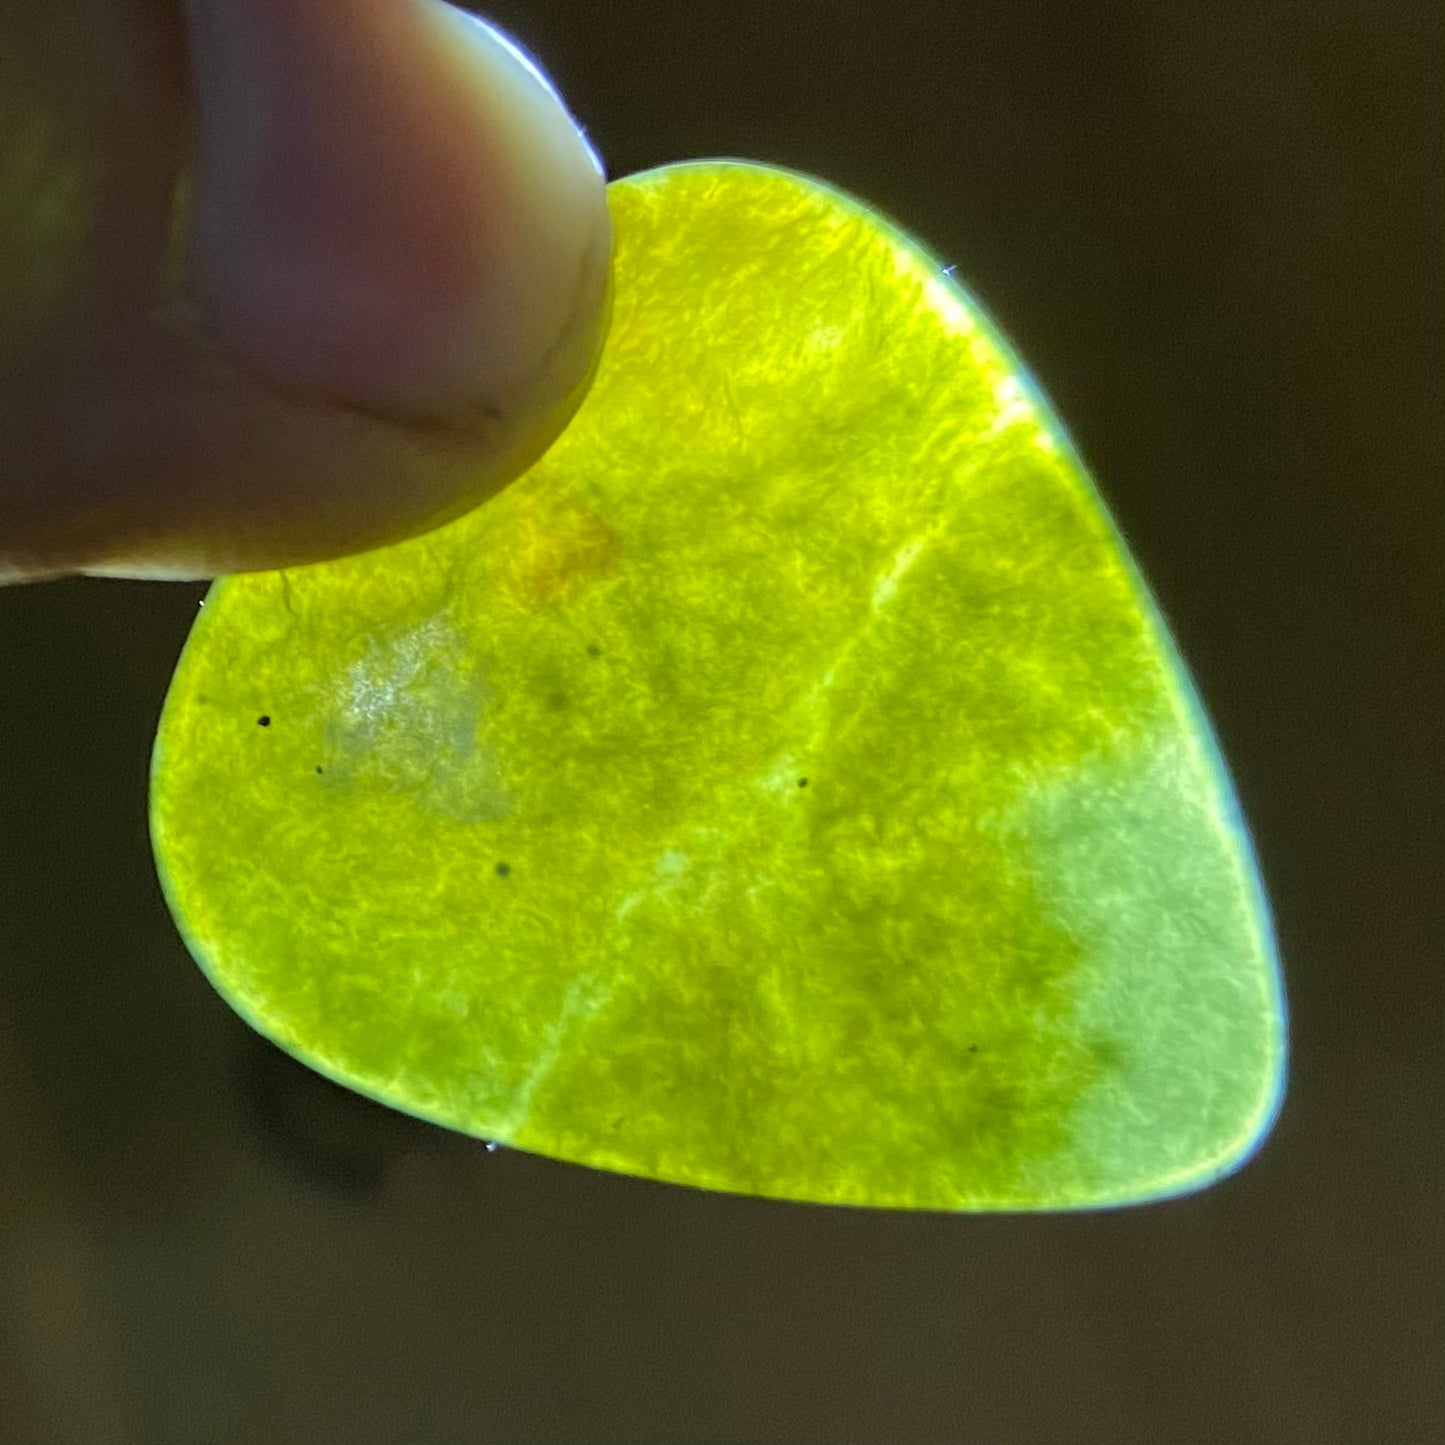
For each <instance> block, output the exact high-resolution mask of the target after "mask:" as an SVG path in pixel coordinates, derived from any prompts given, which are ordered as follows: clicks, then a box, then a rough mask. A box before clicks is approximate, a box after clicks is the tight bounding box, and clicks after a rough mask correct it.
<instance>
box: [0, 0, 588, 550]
mask: <svg viewBox="0 0 1445 1445" xmlns="http://www.w3.org/2000/svg"><path fill="white" fill-rule="evenodd" d="M188 15H189V18H190V20H191V30H190V35H189V51H190V61H191V76H192V86H193V94H194V96H195V121H196V138H197V144H196V157H195V161H196V176H195V181H194V186H193V199H192V207H193V226H192V230H191V236H190V241H191V244H190V249H189V270H188V274H187V277H186V285H185V287H184V288H183V289H182V290H181V291H179V292H177V293H175V294H172V295H169V296H165V295H162V297H161V304H158V305H153V306H148V307H146V308H144V309H143V310H142V311H140V312H138V314H136V315H134V316H130V317H121V318H120V319H119V320H117V318H116V317H114V316H112V317H109V318H108V321H107V324H106V325H105V326H104V327H101V328H99V334H91V335H89V336H86V337H80V336H79V335H78V334H77V333H76V331H75V327H74V324H73V323H72V325H71V326H70V328H69V329H61V330H58V331H57V334H56V336H54V337H52V338H50V339H49V343H48V345H46V346H42V347H40V348H38V349H37V350H36V351H35V353H34V356H33V357H32V361H31V364H30V366H29V368H28V370H22V371H21V373H20V374H19V376H18V379H17V380H15V381H14V382H13V383H12V387H11V389H12V391H14V392H18V393H19V394H21V395H22V396H25V395H26V394H27V393H28V400H29V401H30V402H31V403H32V404H31V405H29V406H27V407H26V408H25V409H24V412H25V416H26V417H27V418H28V420H27V421H26V422H25V423H24V425H22V426H20V427H19V428H18V443H19V444H18V445H14V446H12V447H11V452H12V456H11V460H12V461H13V460H14V459H15V455H16V453H18V454H19V455H20V457H21V459H22V460H24V461H25V462H27V463H28V465H26V466H24V467H23V468H21V469H20V472H19V474H18V479H17V480H16V481H15V482H14V483H13V484H7V486H6V493H5V495H4V496H3V497H0V509H3V510H0V524H3V526H0V569H3V567H4V566H5V565H6V563H7V561H8V563H9V566H10V570H11V571H12V572H13V571H16V570H24V569H27V568H28V569H29V570H31V571H45V570H50V571H53V570H84V571H91V572H108V573H123V574H135V575H208V574H211V573H214V572H218V571H231V570H239V569H243V568H250V567H260V566H275V565H284V564H286V563H291V562H296V561H306V560H313V559H317V558H321V557H327V556H333V555H338V554H340V553H344V552H348V551H353V550H358V549H359V548H362V547H367V546H372V545H377V544H378V543H380V542H385V541H391V540H395V539H397V538H400V537H403V536H407V535H411V534H413V533H415V532H417V531H420V530H424V529H425V528H427V527H430V526H434V525H437V524H438V523H440V522H442V521H445V520H447V519H448V518H450V517H452V516H455V515H457V514H458V513H459V512H461V511H463V510H465V509H466V508H468V507H469V506H471V505H474V504H475V503H476V502H477V501H479V500H481V499H482V498H484V497H485V496H487V495H489V494H490V493H491V492H493V491H495V490H496V489H497V488H498V487H499V486H501V485H504V484H505V482H506V481H508V480H510V479H511V478H512V477H513V476H515V475H517V474H518V473H519V472H520V471H521V470H522V469H524V468H525V467H526V466H527V465H528V464H529V463H530V462H531V461H532V460H533V459H535V457H536V456H537V455H538V454H540V452H541V451H542V450H543V449H545V447H546V446H547V445H548V444H549V443H550V441H551V440H552V439H553V437H554V436H555V435H556V434H557V432H558V431H559V430H560V428H561V427H562V426H563V425H565V422H566V420H567V419H568V417H569V416H570V415H571V412H572V410H573V409H575V406H576V404H577V402H578V401H579V399H580V396H581V394H582V393H583V391H584V390H585V387H586V384H587V381H588V379H589V376H590V372H591V369H592V367H593V365H594V364H595V360H596V356H597V352H598V350H599V348H600V344H601V337H602V333H603V331H604V329H605V313H606V302H607V295H608V275H609V265H610V227H609V223H608V219H607V211H606V200H605V187H604V180H603V176H602V173H601V170H600V167H599V165H598V163H597V161H596V158H595V156H594V155H593V154H592V152H591V150H590V148H589V147H588V146H587V144H586V142H585V140H584V138H583V137H582V136H581V134H580V132H579V131H578V129H577V127H576V126H575V124H574V123H573V122H572V120H571V119H570V117H569V116H568V115H567V112H566V110H565V108H564V107H563V106H562V104H561V102H560V100H559V99H558V98H557V96H556V94H555V92H554V91H553V90H552V89H551V87H550V86H549V85H548V84H547V83H546V82H545V81H544V80H543V79H542V77H541V76H540V74H539V73H538V72H537V71H536V70H535V68H534V67H533V66H532V65H531V64H530V63H529V62H528V61H527V60H526V58H525V57H524V56H522V55H521V53H520V52H519V51H517V49H516V48H515V47H514V46H512V45H511V44H510V42H508V41H506V40H505V39H504V38H503V37H501V36H500V35H499V34H498V33H497V32H495V31H494V30H492V29H490V28H488V27H486V26H484V25H482V24H481V23H480V22H478V21H476V20H474V19H473V18H471V17H469V16H465V15H463V14H462V13H461V12H459V11H456V10H453V9H451V8H450V7H449V6H446V5H444V4H441V3H440V0H194V3H193V4H192V5H191V7H190V9H189V11H188ZM77 349H78V350H79V351H80V352H82V353H83V360H82V362H81V363H79V364H72V365H71V367H70V372H69V374H68V375H67V376H66V384H65V386H64V387H63V388H57V387H56V386H55V385H54V382H55V381H56V379H57V377H58V376H59V375H60V374H61V373H62V372H64V371H65V359H66V357H67V356H71V357H73V356H74V355H75V354H76V352H77ZM47 388H48V389H47ZM62 389H63V391H64V395H63V397H57V395H56V393H57V391H58V390H62ZM16 430H17V429H16V427H15V425H14V424H13V422H12V425H11V431H12V433H14V432H16ZM11 440H12V442H13V441H15V440H16V437H15V436H12V438H11Z"/></svg>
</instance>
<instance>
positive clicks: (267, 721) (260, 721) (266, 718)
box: [256, 713, 271, 728]
mask: <svg viewBox="0 0 1445 1445" xmlns="http://www.w3.org/2000/svg"><path fill="white" fill-rule="evenodd" d="M256 726H257V727H260V728H268V727H270V726H271V718H270V715H269V714H267V713H262V714H261V716H260V717H258V718H257V719H256Z"/></svg>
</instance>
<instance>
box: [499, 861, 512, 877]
mask: <svg viewBox="0 0 1445 1445" xmlns="http://www.w3.org/2000/svg"><path fill="white" fill-rule="evenodd" d="M511 871H512V865H511V864H510V863H498V864H497V877H498V878H505V877H506V876H507V874H508V873H510V872H511Z"/></svg>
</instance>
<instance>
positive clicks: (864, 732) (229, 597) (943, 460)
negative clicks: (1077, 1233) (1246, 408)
mask: <svg viewBox="0 0 1445 1445" xmlns="http://www.w3.org/2000/svg"><path fill="white" fill-rule="evenodd" d="M612 200H613V206H614V212H615V216H616V221H617V231H618V261H617V266H618V270H617V291H616V313H615V320H614V324H613V331H612V334H611V338H610V340H609V342H608V347H607V351H606V354H605V357H604V361H603V365H602V368H601V371H600V374H599V376H598V379H597V383H596V386H595V389H594V391H593V393H592V395H591V397H590V398H589V400H588V401H587V403H586V404H585V406H584V408H583V410H582V412H581V413H580V414H579V416H578V418H577V420H576V421H575V422H574V424H573V425H572V427H571V429H570V430H569V431H568V432H567V433H566V435H565V436H564V438H563V439H562V441H561V442H560V443H559V444H558V445H557V446H556V447H555V448H554V450H553V451H552V452H551V453H550V454H549V455H548V456H547V458H546V459H545V461H544V462H543V463H542V464H541V465H539V466H538V467H537V468H536V469H534V470H533V471H532V472H531V473H530V474H528V475H527V476H526V477H525V478H523V479H522V480H521V481H519V482H517V483H516V484H514V485H513V486H512V487H511V488H510V490H508V491H507V492H506V493H504V494H503V495H502V496H500V497H499V498H497V499H496V500H494V501H492V502H490V503H488V504H487V505H486V506H484V507H482V508H481V509H480V510H478V511H477V512H475V513H474V514H473V515H471V516H470V517H467V518H465V519H464V520H463V521H461V522H459V523H456V524H454V525H452V526H451V527H449V528H447V529H445V530H443V531H441V532H438V533H434V534H433V535H431V536H429V537H426V538H422V539H420V540H417V541H414V542H410V543H407V544H405V545H403V546H400V547H396V548H392V549H389V550H387V551H384V552H378V553H373V554H371V555H368V556H366V557H361V558H356V559H352V560H350V561H346V562H342V563H336V564H329V565H326V566H320V567H310V568H302V569H295V570H292V571H290V572H286V573H274V574H267V575H259V576H250V577H241V578H234V579H230V580H227V581H224V582H221V583H219V584H217V586H216V587H215V588H214V589H213V591H212V592H211V595H210V597H209V598H208V599H207V603H206V607H205V610H204V612H203V613H202V614H201V616H200V618H199V620H198V623H197V626H196V629H195V632H194V634H193V636H192V638H191V641H190V643H189V644H188V646H187V649H186V652H185V655H184V657H183V659H182V661H181V664H180V667H179V669H178V672H177V675H176V680H175V683H174V686H173V688H172V691H171V694H170V697H169V700H168V702H167V706H166V711H165V715H164V718H163V720H162V724H161V729H160V734H159V738H158V741H157V747H156V765H155V774H154V798H153V805H154V819H153V822H154V833H155V840H156V847H157V854H158V857H159V860H160V864H161V870H162V875H163V878H164V880H165V884H166V888H167V891H168V895H169V898H170V900H171V903H172V906H173V908H174V909H175V912H176V916H177V918H178V919H179V921H180V923H181V926H182V929H183V930H184V932H185V934H186V936H187V938H188V940H189V942H190V944H191V947H192V949H193V950H194V952H195V954H196V956H197V958H198V959H199V960H200V961H201V963H202V964H203V966H204V967H205V968H206V969H207V970H208V972H209V973H210V975H211V977H212V978H213V979H214V981H215V982H216V984H217V986H218V987H219V988H220V990H221V991H222V993H223V994H224V995H225V996H226V997H227V998H228V999H230V1000H231V1001H232V1003H233V1004H234V1005H235V1006H236V1007H237V1008H238V1009H239V1010H240V1011H241V1012H242V1013H243V1014H244V1015H245V1016H246V1017H247V1018H249V1019H250V1020H251V1021H252V1022H253V1023H254V1024H255V1025H256V1026H257V1027H258V1028H260V1029H261V1030H262V1031H264V1032H265V1033H267V1034H268V1035H270V1036H271V1037H272V1038H274V1039H276V1040H277V1041H278V1042H279V1043H281V1044H282V1045H284V1046H285V1047H287V1048H288V1049H291V1050H293V1051H294V1052H295V1053H297V1054H298V1055H299V1056H300V1057H302V1058H304V1059H306V1060H308V1061H310V1062H311V1063H313V1064H315V1065H316V1066H317V1067H319V1068H321V1069H323V1070H325V1071H326V1072H328V1073H330V1074H332V1075H333V1076H335V1077H336V1078H339V1079H342V1080H344V1081H346V1082H349V1083H352V1084H354V1085H355V1086H356V1087H358V1088H360V1089H362V1090H364V1091H366V1092H368V1093H370V1094H373V1095H375V1096H376V1097H379V1098H382V1099H385V1100H388V1101H391V1102H393V1103H395V1104H397V1105H399V1106H400V1107H402V1108H405V1109H409V1110H412V1111H414V1112H415V1113H418V1114H420V1115H423V1116H425V1117H427V1118H431V1119H436V1120H439V1121H441V1122H444V1123H447V1124H451V1125H455V1126H456V1127H458V1128H462V1129H466V1130H469V1131H472V1132H475V1133H477V1134H481V1135H485V1136H487V1137H490V1138H496V1139H500V1140H503V1141H505V1142H507V1143H510V1144H514V1145H516V1146H518V1147H521V1148H524V1149H530V1150H535V1151H537V1152H540V1153H545V1154H550V1155H554V1156H556V1157H559V1158H563V1159H571V1160H578V1161H581V1162H584V1163H588V1164H594V1165H599V1166H603V1167H607V1168H614V1169H618V1170H623V1171H626V1172H629V1173H636V1174H643V1175H649V1176H655V1177H658V1178H662V1179H668V1180H676V1181H681V1182H685V1183H690V1184H697V1185H704V1186H709V1187H713V1188H719V1189H731V1190H740V1191H746V1192H751V1193H759V1194H768V1195H777V1196H782V1197H787V1198H793V1199H802V1200H820V1201H833V1202H847V1203H856V1204H877V1205H889V1206H914V1207H919V1206H926V1207H940V1208H991V1207H999V1208H1039V1207H1045V1208H1047V1207H1067V1206H1074V1205H1085V1204H1099V1203H1111V1202H1122V1201H1128V1200H1133V1199H1140V1198H1148V1197H1153V1196H1158V1195H1162V1194H1167V1193H1172V1192H1177V1191H1179V1190H1182V1189H1186V1188H1189V1187H1192V1186H1196V1185H1199V1184H1202V1183H1205V1182H1208V1181H1209V1180H1210V1179H1212V1178H1214V1177H1216V1176H1217V1175H1218V1174H1219V1173H1220V1172H1222V1171H1224V1170H1227V1169H1228V1168H1230V1167H1232V1166H1233V1165H1235V1164H1237V1163H1239V1162H1240V1160H1241V1159H1242V1158H1243V1157H1244V1156H1245V1155H1246V1154H1247V1152H1248V1151H1249V1149H1250V1148H1251V1147H1252V1145H1253V1143H1254V1142H1255V1140H1256V1139H1257V1137H1258V1136H1259V1134H1260V1132H1261V1130H1262V1129H1263V1128H1264V1127H1266V1125H1267V1123H1268V1121H1269V1118H1270V1116H1271V1114H1272V1111H1273V1108H1274V1106H1275V1103H1276V1101H1277V1096H1278V1088H1279V1081H1280V1072H1281V1067H1282V1055H1283V1011H1282V1001H1281V997H1280V994H1279V984H1278V977H1277V968H1276V964H1275V960H1274V956H1273V952H1272V942H1271V939H1270V936H1269V925H1268V920H1267V917H1266V915H1265V911H1264V905H1263V900H1262V897H1261V895H1260V892H1259V890H1258V886H1257V882H1256V878H1255V874H1254V866H1253V862H1252V859H1251V857H1250V853H1249V848H1248V844H1247V841H1246V840H1245V838H1244V837H1243V836H1242V833H1241V832H1240V830H1239V827H1238V824H1237V820H1236V818H1235V815H1234V808H1233V802H1232V798H1231V795H1230V790H1229V786H1228V783H1227V780H1226V779H1225V777H1224V775H1223V772H1222V769H1221V767H1220V764H1219V760H1218V757H1217V755H1216V753H1215V751H1214V747H1213V743H1212V741H1211V739H1210V737H1209V735H1208V731H1207V726H1206V724H1205V723H1204V721H1203V718H1202V716H1201V715H1200V713H1199V711H1198V708H1197V704H1196V703H1195V701H1194V699H1193V695H1192V692H1191V689H1190V687H1189V684H1188V682H1187V679H1186V678H1185V677H1184V675H1183V673H1182V671H1181V670H1180V667H1179V664H1178V662H1177V660H1176V659H1175V657H1174V655H1173V652H1172V649H1171V647H1170V644H1169V642H1168V639H1167V636H1166V634H1165V632H1164V630H1163V627H1162V624H1161V622H1160V620H1159V618H1158V616H1157V613H1156V611H1155V609H1154V607H1153V604H1152V602H1151V601H1150V600H1149V598H1148V595H1147V593H1146V592H1145V590H1144V589H1143V587H1142V585H1141V583H1140V582H1139V579H1138V577H1137V575H1136V574H1135V572H1134V570H1133V568H1132V565H1131V564H1130V563H1129V561H1128V559H1127V557H1126V556H1125V554H1124V552H1123V550H1122V548H1121V545H1120V542H1119V540H1118V538H1117V536H1116V535H1115V533H1114V532H1113V529H1112V527H1111V525H1110V523H1109V521H1108V519H1107V517H1106V516H1105V514H1104V512H1103V510H1102V508H1101V506H1100V504H1099V501H1098V499H1097V497H1096V495H1095V494H1094V492H1093V489H1092V487H1091V485H1090V483H1089V481H1088V479H1087V478H1086V476H1085V475H1084V473H1083V471H1082V469H1081V467H1080V464H1079V462H1078V460H1077V458H1076V457H1075V456H1074V455H1073V453H1072V452H1071V450H1070V449H1069V446H1068V444H1067V442H1066V440H1065V439H1064V437H1063V436H1062V433H1061V432H1060V431H1059V429H1058V428H1057V426H1055V425H1054V424H1053V423H1052V422H1051V421H1050V420H1049V418H1048V417H1047V416H1046V414H1045V413H1044V412H1043V411H1042V410H1041V409H1040V407H1039V404H1038V403H1037V402H1036V401H1035V400H1034V399H1033V398H1032V396H1031V393H1030V392H1029V390H1028V387H1027V382H1026V379H1025V378H1023V377H1022V374H1021V373H1020V371H1019V369H1018V366H1017V363H1016V362H1014V361H1013V360H1012V358H1011V357H1010V356H1009V355H1008V354H1007V352H1006V351H1005V350H1004V349H1003V348H1002V346H1001V344H1000V343H999V342H998V341H997V340H996V339H995V338H994V337H993V335H992V333H991V331H990V329H989V328H988V326H987V324H986V323H985V322H984V321H983V320H982V318H981V317H980V315H979V314H978V313H977V311H976V308H975V307H974V305H973V303H972V302H971V301H970V300H969V299H968V298H967V297H966V296H965V295H964V294H963V293H962V292H961V291H960V290H959V289H958V288H957V287H955V286H954V284H953V283H952V282H951V281H949V280H948V279H947V278H946V277H945V276H943V274H942V273H941V270H940V268H939V266H938V264H937V263H936V262H935V261H934V260H933V259H932V258H931V257H929V256H928V255H927V254H926V253H924V252H923V251H922V250H921V249H919V248H918V247H917V246H916V245H915V244H914V243H912V242H910V241H909V240H908V239H907V238H905V237H904V236H902V235H901V234H900V233H899V232H897V231H895V230H893V229H891V228H890V227H888V226H887V225H886V224H885V223H884V222H882V221H881V220H880V218H878V217H877V216H876V215H874V214H872V213H870V212H868V211H866V210H865V209H864V208H862V207H860V206H858V205H857V204H856V203H854V202H852V201H850V200H848V199H847V198H845V197H842V196H840V195H839V194H838V193H836V192H834V191H831V190H829V189H827V188H825V187H823V186H822V185H820V184H819V183H817V182H814V181H811V180H808V179H805V178H803V177H799V176H796V175H792V174H789V173H785V172H780V171H775V170H770V169H765V168H762V167H754V166H743V165H738V164H727V163H708V164H698V165H692V166H682V167H673V168H669V169H666V170H663V171H659V172H653V173H649V174H647V175H644V176H640V177H636V178H634V179H631V180H627V181H624V182H620V183H618V184H616V185H614V186H613V188H612Z"/></svg>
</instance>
